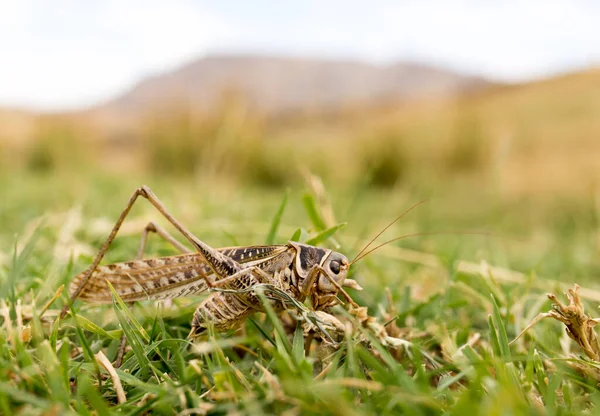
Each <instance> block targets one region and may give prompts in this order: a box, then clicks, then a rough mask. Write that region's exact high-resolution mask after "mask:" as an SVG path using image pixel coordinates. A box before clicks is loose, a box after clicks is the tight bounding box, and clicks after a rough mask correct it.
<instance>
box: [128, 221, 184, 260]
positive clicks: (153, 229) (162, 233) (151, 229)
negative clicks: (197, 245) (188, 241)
mask: <svg viewBox="0 0 600 416" xmlns="http://www.w3.org/2000/svg"><path fill="white" fill-rule="evenodd" d="M150 233H156V234H157V235H158V236H159V237H161V238H162V239H163V240H165V241H167V242H169V243H170V244H171V245H172V246H173V247H175V248H176V249H177V250H178V251H179V252H181V253H182V254H185V253H191V252H192V250H190V249H189V248H187V247H186V246H184V245H183V244H181V243H180V242H179V241H177V239H176V238H175V237H173V236H172V235H171V234H169V232H168V231H167V230H165V229H164V228H162V227H161V226H160V225H158V224H155V223H154V222H152V221H150V222H149V223H148V225H146V227H145V228H144V231H142V238H141V239H140V246H139V248H138V252H137V257H136V260H142V258H143V257H144V249H145V248H146V243H147V242H148V234H150Z"/></svg>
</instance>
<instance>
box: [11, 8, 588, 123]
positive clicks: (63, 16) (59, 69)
mask: <svg viewBox="0 0 600 416" xmlns="http://www.w3.org/2000/svg"><path fill="white" fill-rule="evenodd" d="M599 21H600V2H599V1H595V0H529V1H516V0H505V1H491V0H415V1H409V0H395V1H394V0H369V1H354V0H321V1H318V0H305V1H303V2H291V1H284V0H282V1H275V0H272V1H266V0H253V1H247V2H243V1H241V0H240V1H233V0H210V1H199V0H198V1H192V0H171V1H156V0H128V1H118V0H104V1H81V0H78V1H76V0H52V1H47V0H0V106H9V107H22V108H30V109H36V110H48V111H55V110H67V109H75V108H81V107H86V106H91V105H94V104H96V103H98V102H102V101H104V100H107V99H109V98H112V97H115V96H116V95H119V94H121V93H123V92H125V91H126V90H127V89H129V88H131V87H132V86H133V85H134V84H135V83H136V82H138V81H140V80H141V79H143V78H145V77H148V76H152V75H156V74H160V73H162V72H166V71H169V70H171V69H174V68H177V67H179V66H181V65H184V64H185V63H187V62H189V61H192V60H194V59H197V58H200V57H202V56H205V55H207V54H214V53H260V54H272V55H289V56H311V57H320V58H332V59H336V58H344V59H347V58H351V59H359V60H365V61H368V62H372V63H375V64H381V65H385V64H387V63H390V62H394V61H399V60H410V61H419V62H423V63H430V64H435V65H438V66H443V67H447V68H449V69H453V70H458V71H462V72H466V73H469V74H474V75H482V76H485V77H488V78H491V79H494V80H499V81H508V82H516V81H527V80H532V79H537V78H544V77H548V76H552V75H554V74H558V73H563V72H568V71H573V70H578V69H585V68H589V67H590V66H598V65H600V24H599V23H598V22H599Z"/></svg>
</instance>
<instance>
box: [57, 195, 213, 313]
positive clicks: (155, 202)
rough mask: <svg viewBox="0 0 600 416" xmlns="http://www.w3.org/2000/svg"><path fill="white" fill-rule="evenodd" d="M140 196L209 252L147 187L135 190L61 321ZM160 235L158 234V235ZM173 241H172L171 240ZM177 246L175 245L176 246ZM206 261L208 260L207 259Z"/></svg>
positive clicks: (189, 238)
mask: <svg viewBox="0 0 600 416" xmlns="http://www.w3.org/2000/svg"><path fill="white" fill-rule="evenodd" d="M139 196H141V197H143V198H146V199H147V200H148V201H150V203H151V204H152V205H154V207H155V208H156V209H157V210H158V211H159V212H160V213H161V214H162V215H163V216H164V217H165V218H166V219H167V220H168V221H169V222H170V223H171V224H172V225H173V226H174V227H175V228H176V229H177V230H178V231H179V232H180V233H181V234H182V235H183V236H184V237H185V238H186V239H187V240H188V241H189V242H190V243H192V245H194V247H196V248H197V249H199V250H200V249H203V251H202V252H203V254H204V253H206V252H207V249H208V250H210V248H209V247H208V246H207V245H206V244H204V243H202V242H201V241H200V240H198V238H196V237H195V236H194V235H193V234H192V233H191V232H189V231H188V230H187V229H186V228H185V227H184V226H183V225H182V224H181V223H180V222H179V221H177V220H176V219H175V217H173V216H172V215H171V214H170V213H169V212H168V211H167V209H166V208H165V206H164V205H163V203H162V202H161V201H160V200H159V199H158V198H157V197H156V195H154V193H153V192H152V191H151V190H150V188H148V187H147V186H142V187H140V188H138V189H136V190H135V192H134V193H133V195H131V197H130V198H129V201H128V202H127V205H126V206H125V209H123V211H122V212H121V215H120V216H119V218H118V219H117V222H116V223H115V225H114V226H113V228H112V230H111V232H110V234H109V235H108V237H107V238H106V241H104V244H103V245H102V248H101V249H100V251H98V254H97V255H96V257H95V258H94V261H93V262H92V265H91V267H90V268H89V269H88V270H87V271H86V272H85V275H84V276H83V278H82V279H81V281H80V282H79V284H78V285H77V286H76V287H74V288H73V289H72V290H71V294H70V302H68V303H67V304H66V305H65V306H64V307H63V309H62V311H61V313H60V317H61V319H62V318H64V317H65V315H66V314H67V311H68V310H69V305H70V304H71V303H73V302H75V300H76V299H77V298H78V297H79V295H80V294H81V293H82V292H83V290H84V289H85V287H86V286H87V284H88V282H89V280H90V278H91V277H92V275H93V274H94V272H95V271H96V269H97V267H98V265H99V264H100V262H101V261H102V259H103V258H104V255H105V254H106V252H107V251H108V248H109V247H110V245H111V243H112V242H113V240H114V239H115V237H116V236H117V233H118V232H119V229H120V228H121V225H123V221H125V218H126V217H127V215H128V214H129V211H131V208H132V207H133V205H134V204H135V201H136V200H137V199H138V197H139ZM159 235H160V234H159ZM167 240H168V241H170V239H167ZM172 240H174V239H172ZM176 246H177V244H176ZM207 260H208V259H207Z"/></svg>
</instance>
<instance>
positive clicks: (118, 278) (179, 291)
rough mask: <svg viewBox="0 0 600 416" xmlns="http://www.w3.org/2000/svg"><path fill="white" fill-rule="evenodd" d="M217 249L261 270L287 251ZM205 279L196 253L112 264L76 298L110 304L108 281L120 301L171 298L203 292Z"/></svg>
mask: <svg viewBox="0 0 600 416" xmlns="http://www.w3.org/2000/svg"><path fill="white" fill-rule="evenodd" d="M217 250H218V251H220V252H221V253H223V254H225V255H226V256H228V257H231V258H232V259H233V260H235V261H237V262H238V263H242V264H248V266H250V265H257V266H258V267H261V265H262V264H268V260H269V259H271V258H273V257H276V256H277V255H278V254H279V253H281V252H283V251H285V250H287V246H256V247H227V248H222V249H217ZM86 273H87V271H84V272H82V273H80V274H78V275H77V276H75V278H74V279H73V281H72V282H71V284H70V286H69V289H70V292H71V293H72V292H73V291H74V290H75V289H76V288H77V287H78V286H79V284H80V283H81V281H82V280H83V278H84V276H85V275H86ZM205 277H206V278H208V279H215V277H214V276H213V272H212V270H211V269H210V267H209V266H208V264H206V262H205V261H204V259H203V258H202V256H201V255H200V254H198V253H190V254H182V255H178V256H171V257H159V258H155V259H147V260H135V261H128V262H123V263H115V264H109V265H106V266H99V267H98V268H96V271H95V272H94V273H93V274H92V277H91V278H90V280H89V281H88V284H87V285H86V287H85V289H84V290H83V292H82V293H81V294H80V297H81V299H83V300H86V301H88V302H95V303H107V302H111V301H112V292H111V291H110V288H109V285H108V283H109V282H110V284H111V285H112V286H113V287H114V289H115V291H116V292H117V293H118V294H119V296H120V297H121V298H122V299H123V300H124V301H128V302H130V301H137V300H144V299H172V298H178V297H182V296H190V295H194V294H199V293H202V292H205V291H207V290H208V285H207V284H206V281H205Z"/></svg>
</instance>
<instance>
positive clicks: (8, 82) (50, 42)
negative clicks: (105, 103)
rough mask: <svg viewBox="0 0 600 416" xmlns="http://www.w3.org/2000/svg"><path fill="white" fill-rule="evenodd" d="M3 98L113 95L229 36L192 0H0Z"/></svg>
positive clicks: (56, 102) (63, 99)
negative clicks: (88, 0)
mask: <svg viewBox="0 0 600 416" xmlns="http://www.w3.org/2000/svg"><path fill="white" fill-rule="evenodd" d="M0 16H3V17H2V18H0V19H1V20H0V50H1V51H2V55H4V56H3V59H2V61H3V62H2V65H0V104H11V105H23V106H32V105H33V106H36V107H42V108H55V107H57V106H59V107H78V106H82V105H89V104H92V103H94V102H97V101H99V100H103V99H106V98H108V97H110V96H112V95H113V94H115V93H117V92H119V91H121V90H123V89H125V88H127V87H130V86H131V84H132V83H133V82H135V81H136V80H138V79H139V78H140V77H142V76H144V75H147V74H148V73H149V72H157V71H158V72H160V71H164V70H166V69H168V68H171V67H172V66H176V65H179V64H181V63H182V62H184V61H186V60H188V59H191V58H192V57H195V56H198V55H199V54H202V53H204V52H205V51H206V50H207V49H208V48H209V47H211V46H212V45H214V44H215V43H217V44H218V42H219V41H220V39H226V37H227V33H228V28H227V25H226V24H225V23H224V22H223V21H221V20H220V19H219V18H217V17H216V16H213V15H212V14H211V13H209V12H208V11H206V10H204V9H203V8H202V7H199V6H198V5H195V4H193V3H192V2H188V1H172V2H168V3H167V2H158V1H141V0H140V1H128V2H120V1H116V0H111V1H106V2H78V1H71V0H55V1H53V2H44V1H33V0H27V1H14V2H11V1H6V0H4V1H3V2H2V3H0Z"/></svg>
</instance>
